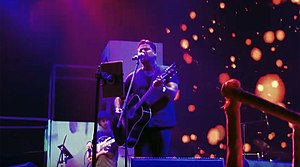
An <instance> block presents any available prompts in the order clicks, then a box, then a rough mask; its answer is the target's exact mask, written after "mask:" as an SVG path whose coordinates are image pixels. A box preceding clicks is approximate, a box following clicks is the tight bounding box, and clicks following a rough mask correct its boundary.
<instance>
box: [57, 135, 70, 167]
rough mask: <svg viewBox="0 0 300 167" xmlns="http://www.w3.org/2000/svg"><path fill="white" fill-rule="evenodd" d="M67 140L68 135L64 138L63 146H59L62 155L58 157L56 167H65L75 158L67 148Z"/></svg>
mask: <svg viewBox="0 0 300 167" xmlns="http://www.w3.org/2000/svg"><path fill="white" fill-rule="evenodd" d="M66 138H67V135H66V136H65V138H64V141H63V144H61V145H59V146H57V147H58V148H59V150H60V154H59V157H58V161H57V165H56V167H58V166H59V165H61V166H64V164H67V162H68V160H69V159H72V158H73V155H72V154H71V153H70V151H69V150H68V149H67V147H66V146H65V142H66Z"/></svg>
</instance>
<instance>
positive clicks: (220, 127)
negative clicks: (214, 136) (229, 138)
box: [215, 125, 225, 141]
mask: <svg viewBox="0 0 300 167" xmlns="http://www.w3.org/2000/svg"><path fill="white" fill-rule="evenodd" d="M215 128H216V129H217V130H218V132H219V134H220V135H219V141H221V140H223V139H224V138H225V128H224V126H222V125H217V126H216V127H215Z"/></svg>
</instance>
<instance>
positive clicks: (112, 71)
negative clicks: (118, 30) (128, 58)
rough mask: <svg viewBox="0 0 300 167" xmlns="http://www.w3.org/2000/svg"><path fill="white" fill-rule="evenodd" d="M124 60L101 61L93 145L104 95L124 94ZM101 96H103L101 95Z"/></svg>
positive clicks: (94, 149)
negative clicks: (100, 103)
mask: <svg viewBox="0 0 300 167" xmlns="http://www.w3.org/2000/svg"><path fill="white" fill-rule="evenodd" d="M122 64H123V62H122V61H111V62H105V63H101V65H99V66H98V68H97V72H96V79H97V81H96V102H95V115H94V134H93V141H92V143H93V146H96V145H97V122H98V110H99V108H98V107H99V102H100V101H101V99H102V97H106V98H107V97H118V96H120V97H121V96H123V94H124V89H123V67H122ZM100 85H101V86H102V94H101V93H100ZM100 96H101V97H100ZM95 166H96V147H93V154H92V167H95Z"/></svg>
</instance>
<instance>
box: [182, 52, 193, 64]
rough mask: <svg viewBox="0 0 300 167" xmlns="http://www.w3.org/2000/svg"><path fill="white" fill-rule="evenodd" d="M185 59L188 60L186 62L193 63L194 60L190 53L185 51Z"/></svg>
mask: <svg viewBox="0 0 300 167" xmlns="http://www.w3.org/2000/svg"><path fill="white" fill-rule="evenodd" d="M183 60H184V61H185V62H186V64H191V63H192V62H193V57H192V56H191V55H190V54H188V53H185V54H183Z"/></svg>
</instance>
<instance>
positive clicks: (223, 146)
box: [219, 143, 227, 150]
mask: <svg viewBox="0 0 300 167" xmlns="http://www.w3.org/2000/svg"><path fill="white" fill-rule="evenodd" d="M219 148H220V149H221V150H226V148H227V146H226V145H225V144H223V143H220V144H219Z"/></svg>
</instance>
